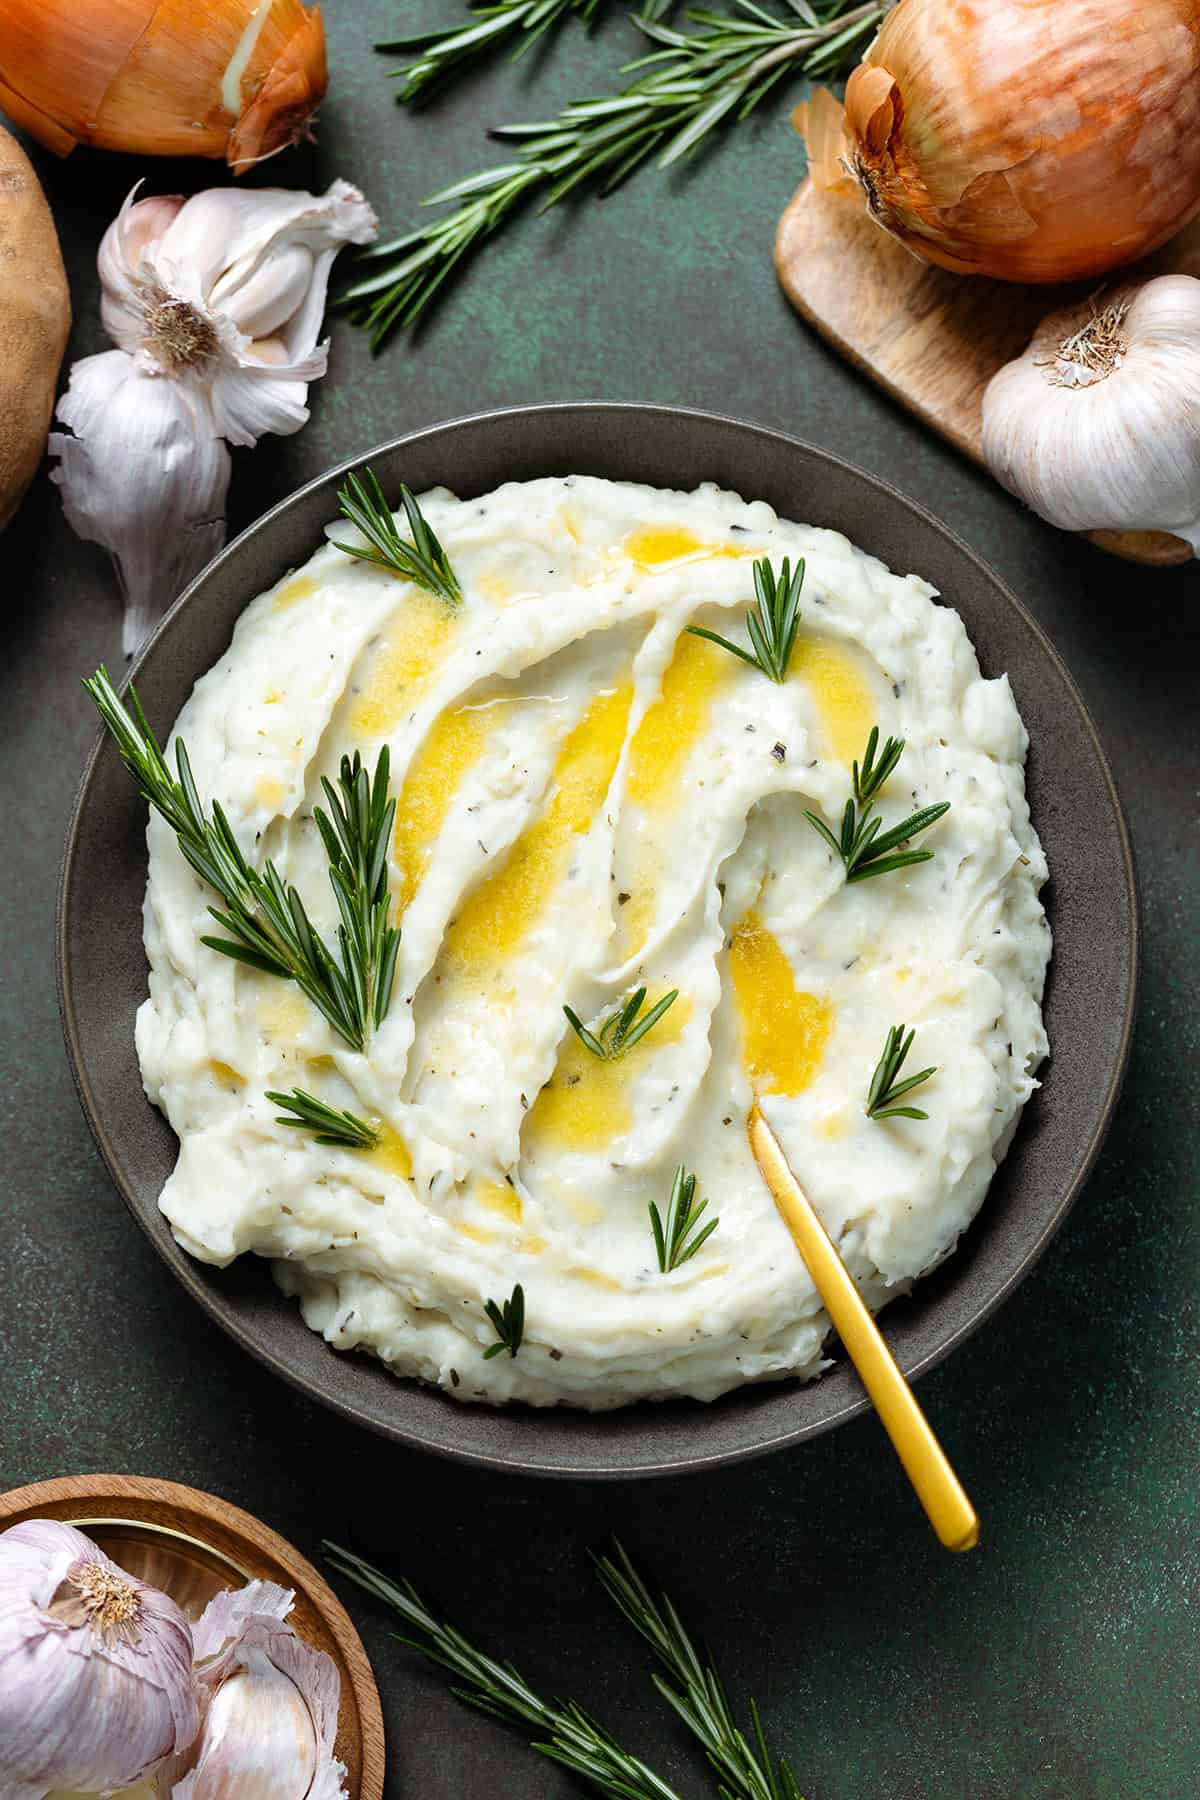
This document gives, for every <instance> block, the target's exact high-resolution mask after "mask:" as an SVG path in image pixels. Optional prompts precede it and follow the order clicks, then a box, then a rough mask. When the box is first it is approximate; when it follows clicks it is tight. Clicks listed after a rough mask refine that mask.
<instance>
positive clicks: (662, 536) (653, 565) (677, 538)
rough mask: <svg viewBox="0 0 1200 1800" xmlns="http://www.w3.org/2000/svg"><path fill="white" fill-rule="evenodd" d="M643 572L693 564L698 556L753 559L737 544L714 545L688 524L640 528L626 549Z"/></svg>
mask: <svg viewBox="0 0 1200 1800" xmlns="http://www.w3.org/2000/svg"><path fill="white" fill-rule="evenodd" d="M622 547H623V549H624V552H625V555H626V556H627V557H628V558H629V560H630V562H632V563H634V564H636V566H637V567H638V568H639V569H644V570H647V571H649V570H651V569H661V568H663V567H664V566H665V565H666V564H668V563H677V562H691V561H693V560H694V559H695V558H697V557H710V556H731V557H742V556H749V555H751V554H752V552H750V551H748V550H740V549H739V548H738V547H737V545H735V544H710V543H707V542H706V541H705V540H704V538H702V537H698V536H697V534H696V533H695V532H694V531H692V530H690V529H689V527H688V526H686V525H640V526H639V527H638V529H637V530H636V531H631V532H630V533H629V536H628V537H627V538H626V539H625V542H624V545H623V546H622Z"/></svg>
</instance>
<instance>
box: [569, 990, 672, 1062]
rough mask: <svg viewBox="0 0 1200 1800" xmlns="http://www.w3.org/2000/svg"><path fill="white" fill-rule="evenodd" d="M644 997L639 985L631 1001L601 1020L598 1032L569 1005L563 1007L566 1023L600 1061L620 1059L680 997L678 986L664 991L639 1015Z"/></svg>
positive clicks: (643, 991)
mask: <svg viewBox="0 0 1200 1800" xmlns="http://www.w3.org/2000/svg"><path fill="white" fill-rule="evenodd" d="M645 998H646V990H645V988H644V987H640V988H638V989H637V991H636V993H633V994H630V996H629V998H628V1000H626V1001H624V1002H623V1003H622V1005H620V1006H618V1007H616V1008H614V1010H613V1011H612V1012H610V1013H609V1014H608V1016H607V1018H604V1019H602V1020H601V1021H600V1023H599V1024H598V1025H597V1027H596V1029H595V1031H591V1030H590V1029H589V1028H588V1026H586V1025H585V1024H584V1023H583V1021H582V1020H581V1019H580V1017H579V1014H578V1013H576V1012H573V1011H572V1010H571V1008H570V1007H569V1006H564V1007H563V1011H564V1012H565V1013H566V1015H567V1023H568V1024H569V1025H570V1027H571V1030H572V1031H573V1032H574V1033H575V1036H576V1037H577V1038H578V1039H579V1041H580V1043H581V1044H582V1045H583V1047H584V1049H585V1050H590V1051H591V1053H592V1055H593V1056H598V1057H599V1058H600V1060H601V1062H617V1061H618V1060H619V1059H620V1058H621V1057H622V1056H625V1055H626V1054H627V1053H628V1052H629V1051H630V1050H632V1049H633V1047H634V1045H635V1044H640V1043H641V1041H642V1039H643V1038H644V1037H645V1035H646V1033H647V1032H648V1031H653V1029H654V1027H655V1026H656V1025H657V1024H658V1021H659V1020H660V1019H661V1018H662V1016H663V1014H664V1013H665V1012H669V1011H670V1009H671V1007H672V1006H674V1004H675V1002H676V1000H678V998H679V989H678V988H672V989H671V991H670V993H669V994H664V995H663V997H662V999H661V1000H659V1001H658V1002H657V1003H656V1004H655V1005H654V1006H652V1007H651V1008H650V1011H649V1012H648V1013H646V1014H644V1015H643V1016H642V1017H641V1018H639V1017H638V1014H639V1013H640V1012H641V1010H642V1004H643V1002H644V1001H645Z"/></svg>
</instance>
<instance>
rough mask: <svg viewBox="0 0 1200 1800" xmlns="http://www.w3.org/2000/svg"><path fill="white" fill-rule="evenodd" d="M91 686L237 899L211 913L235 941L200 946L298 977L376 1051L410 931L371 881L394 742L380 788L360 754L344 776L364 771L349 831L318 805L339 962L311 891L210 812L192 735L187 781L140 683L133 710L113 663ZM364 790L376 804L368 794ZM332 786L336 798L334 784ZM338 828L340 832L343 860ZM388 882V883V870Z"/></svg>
mask: <svg viewBox="0 0 1200 1800" xmlns="http://www.w3.org/2000/svg"><path fill="white" fill-rule="evenodd" d="M83 685H84V688H85V689H86V691H87V693H88V694H89V695H90V697H91V699H92V700H93V701H94V702H95V704H96V707H97V710H98V711H99V713H100V717H101V719H102V720H103V721H104V724H105V726H106V727H107V729H108V730H109V732H111V734H112V736H113V738H114V739H115V741H116V744H117V748H118V750H119V751H120V754H121V760H122V762H123V763H124V764H125V767H126V768H127V769H128V770H129V772H130V774H131V775H132V776H133V778H134V780H135V781H136V782H137V784H138V787H139V789H140V790H141V793H142V795H143V797H144V798H145V800H146V801H148V803H149V804H150V805H151V806H152V807H153V808H154V809H155V811H156V812H159V813H161V815H162V817H163V818H164V819H165V820H166V822H167V824H168V825H169V826H170V827H171V829H172V830H173V831H174V833H175V836H176V839H177V841H178V844H179V848H180V850H181V851H182V853H183V855H184V856H185V857H186V859H187V861H188V862H189V863H190V864H191V866H192V868H193V869H194V870H195V871H196V873H197V875H199V876H200V878H201V880H202V881H205V882H207V883H208V885H209V886H210V887H212V888H214V889H215V890H216V892H217V893H218V894H219V895H220V897H221V899H222V900H223V901H224V902H225V905H226V908H227V910H226V911H225V912H218V911H217V909H216V908H215V907H209V912H210V913H211V914H212V916H213V918H214V919H216V921H217V923H218V924H219V925H221V926H222V927H223V928H224V929H225V930H226V931H227V932H229V933H230V936H229V937H226V938H218V937H204V938H202V939H201V940H200V941H201V942H202V943H204V944H207V945H209V947H210V948H211V949H213V950H218V951H220V952H221V954H222V955H224V956H231V957H234V958H235V959H236V960H237V961H238V962H242V963H247V964H248V965H249V966H250V967H251V968H255V969H261V970H263V971H264V972H265V973H266V974H268V975H277V976H279V977H281V978H282V979H283V980H287V981H294V982H295V983H296V985H297V986H298V987H299V988H300V989H301V990H302V991H303V992H304V993H305V994H306V995H307V996H308V998H309V999H310V1000H311V1001H312V1003H313V1005H314V1006H315V1007H317V1008H318V1010H319V1011H320V1012H321V1013H323V1014H324V1016H325V1018H326V1019H328V1021H329V1023H330V1024H331V1025H332V1026H333V1029H334V1030H335V1031H336V1032H337V1033H338V1035H339V1036H340V1037H342V1038H344V1039H345V1041H346V1042H347V1043H348V1044H349V1045H350V1047H351V1048H352V1049H354V1050H362V1049H364V1048H365V1044H366V1037H367V1030H368V1026H369V1023H370V1022H371V1020H372V1019H373V1020H374V1023H375V1024H378V1023H379V1022H380V1020H381V1019H382V1018H383V1015H384V1013H385V1012H386V1010H387V1005H388V1001H389V999H390V998H391V988H392V975H393V972H394V969H395V961H396V947H397V939H398V933H396V932H395V931H394V930H391V929H389V928H388V927H387V925H386V921H385V920H384V919H381V916H380V915H381V906H380V902H379V899H378V883H376V886H375V888H374V889H370V888H369V887H368V886H367V882H366V877H367V875H369V873H370V871H371V870H373V869H375V868H377V867H382V859H383V858H384V857H385V856H386V846H387V837H388V833H389V832H390V830H391V821H392V816H393V813H394V811H395V802H394V801H387V799H386V795H387V785H388V752H387V748H386V746H385V747H384V749H383V750H381V751H380V753H379V761H378V763H377V765H376V770H375V782H374V786H373V787H371V786H370V784H369V783H368V778H367V774H366V771H365V770H364V769H362V768H361V766H360V765H359V759H358V757H357V756H356V757H355V760H354V765H347V763H346V762H345V761H343V765H342V767H343V777H345V773H346V770H347V767H348V766H349V767H350V768H351V771H352V773H353V794H352V796H348V795H347V794H346V793H345V792H344V793H343V801H344V802H345V806H348V807H349V808H350V810H349V812H345V811H344V808H343V807H341V806H340V805H339V803H338V802H337V800H336V799H335V800H334V804H335V808H337V809H338V813H339V817H343V816H344V823H345V828H346V830H348V831H349V834H350V835H349V837H348V838H345V839H343V838H342V836H341V831H342V827H341V826H339V828H338V832H337V833H336V834H334V828H333V827H332V826H331V825H330V824H329V821H328V820H327V819H324V816H323V814H321V811H320V808H317V809H316V811H317V818H318V825H319V826H320V829H321V834H322V837H323V839H324V840H325V843H326V849H327V850H329V851H330V879H331V881H332V882H333V886H334V892H335V894H336V895H337V901H338V907H339V910H340V911H341V914H342V924H341V926H340V927H339V930H338V948H339V953H340V955H339V959H338V960H335V959H334V957H333V956H332V955H331V954H330V952H329V950H328V949H327V948H326V946H325V944H324V943H323V942H322V940H321V938H320V937H319V936H318V934H317V932H316V931H315V930H314V928H313V925H312V921H311V920H310V918H309V916H308V912H307V910H306V908H305V905H304V901H303V899H302V898H301V896H300V893H299V890H298V889H297V888H295V887H293V886H292V884H291V883H290V882H286V881H284V879H283V877H282V876H281V875H280V873H279V871H278V870H277V869H276V867H275V864H274V863H273V862H270V861H268V862H266V863H264V864H263V868H262V871H261V873H260V872H259V871H258V870H257V869H252V868H251V867H250V865H249V863H248V862H247V861H246V858H245V857H244V856H243V854H242V852H241V849H240V848H239V846H238V842H237V839H236V838H235V836H234V834H233V829H232V827H231V825H230V823H229V820H228V819H227V818H226V816H225V813H224V811H223V810H222V808H221V806H220V804H219V802H217V801H215V800H214V802H213V807H212V818H211V819H207V818H206V817H205V815H204V809H203V807H202V806H201V804H200V796H199V794H198V793H197V791H196V783H195V780H194V779H193V776H192V769H191V764H190V763H189V761H188V754H187V749H186V747H185V745H184V743H183V741H182V739H178V740H177V741H176V744H175V762H176V767H177V770H178V777H177V778H176V777H175V776H173V775H172V774H171V772H170V770H169V768H168V767H167V764H166V761H165V759H164V757H163V753H162V750H161V749H160V748H159V745H158V741H157V739H156V738H155V736H154V733H153V731H152V730H151V729H150V725H149V722H148V721H147V719H146V715H145V713H144V711H143V710H142V705H141V702H140V701H139V699H138V697H137V694H136V693H135V691H134V689H133V688H132V687H131V688H130V689H129V705H128V708H126V707H125V706H124V705H123V704H122V702H121V700H120V698H119V697H118V694H117V691H116V689H115V688H114V687H113V684H112V681H111V680H110V679H109V674H108V670H107V669H106V668H105V667H104V666H103V664H102V665H101V666H100V668H99V669H97V671H96V673H95V674H94V675H93V676H91V677H90V678H89V679H88V680H86V681H85V682H84V684H83ZM364 789H366V790H368V792H369V795H370V798H369V801H364V798H363V794H364ZM327 791H329V792H330V793H331V796H332V790H327ZM364 829H366V830H367V831H368V833H374V834H375V836H374V838H371V837H370V836H364V835H363V832H364ZM331 834H333V835H334V836H336V837H337V839H338V860H337V863H336V865H335V864H334V861H333V855H332V850H331V848H330V846H331ZM379 840H382V846H383V847H382V850H381V849H380V844H379ZM383 880H384V884H385V887H386V873H385V874H384V877H383ZM383 910H384V911H385V910H386V902H385V903H384V907H383Z"/></svg>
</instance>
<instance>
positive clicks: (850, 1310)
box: [748, 1101, 979, 1550]
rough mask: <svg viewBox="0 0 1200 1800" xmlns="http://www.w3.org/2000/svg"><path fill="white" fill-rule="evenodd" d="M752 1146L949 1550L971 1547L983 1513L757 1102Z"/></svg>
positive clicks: (931, 1520)
mask: <svg viewBox="0 0 1200 1800" xmlns="http://www.w3.org/2000/svg"><path fill="white" fill-rule="evenodd" d="M748 1130H749V1134H750V1148H751V1149H752V1150H753V1152H754V1159H755V1161H756V1162H757V1164H758V1166H759V1169H760V1170H761V1171H762V1176H763V1180H764V1181H765V1182H766V1184H767V1186H768V1187H769V1188H770V1190H771V1197H772V1199H773V1200H774V1202H775V1204H776V1206H777V1207H778V1208H779V1211H780V1213H781V1214H782V1216H783V1220H784V1223H785V1224H786V1225H787V1228H788V1230H789V1231H790V1232H791V1234H792V1236H793V1238H794V1239H795V1240H796V1248H797V1249H798V1250H799V1252H800V1254H801V1256H802V1257H803V1258H804V1261H805V1264H806V1265H807V1268H808V1272H809V1274H810V1275H811V1276H812V1278H813V1281H814V1283H815V1285H816V1288H817V1292H818V1293H819V1294H820V1296H821V1298H822V1300H823V1301H824V1302H825V1310H826V1311H827V1312H828V1314H829V1316H830V1318H831V1319H832V1320H833V1323H834V1325H835V1326H836V1327H837V1332H838V1335H839V1337H840V1338H841V1340H842V1342H843V1344H844V1345H845V1346H846V1350H847V1353H848V1355H849V1356H850V1359H851V1361H852V1362H853V1364H854V1366H855V1368H856V1369H857V1370H858V1373H859V1375H860V1377H861V1379H862V1384H863V1386H864V1387H865V1388H866V1390H867V1392H868V1394H869V1395H870V1396H871V1399H872V1401H873V1402H874V1405H875V1410H876V1412H877V1413H878V1414H879V1417H880V1418H881V1419H882V1421H883V1428H884V1430H885V1431H886V1432H887V1434H888V1436H889V1437H890V1438H891V1440H892V1444H893V1447H894V1448H895V1451H896V1454H897V1456H898V1457H899V1458H900V1461H901V1462H902V1463H903V1465H904V1472H905V1474H906V1475H907V1476H908V1479H909V1480H910V1481H911V1482H912V1484H913V1487H914V1489H915V1490H916V1495H917V1499H918V1500H919V1501H920V1502H921V1505H922V1506H923V1507H924V1508H925V1511H926V1513H927V1515H928V1517H929V1523H930V1524H931V1525H932V1526H933V1529H934V1530H935V1531H936V1532H937V1535H938V1538H939V1540H940V1542H941V1543H943V1544H944V1545H945V1546H946V1548H947V1550H971V1549H973V1548H974V1546H975V1545H976V1544H977V1543H978V1542H979V1518H978V1515H977V1514H976V1512H975V1508H974V1507H973V1506H972V1505H971V1502H970V1501H969V1500H968V1499H967V1496H966V1494H965V1493H964V1492H963V1490H962V1487H961V1485H960V1483H959V1480H958V1477H957V1475H956V1474H955V1473H954V1470H953V1469H952V1468H951V1467H950V1464H949V1463H948V1461H947V1460H946V1454H945V1452H944V1451H943V1449H942V1446H941V1445H940V1444H939V1443H938V1441H937V1439H936V1437H934V1435H933V1432H932V1431H931V1430H930V1427H929V1421H928V1420H927V1419H926V1417H925V1414H924V1413H923V1412H922V1411H921V1408H920V1407H919V1406H918V1405H917V1402H916V1400H915V1399H914V1397H913V1391H912V1389H911V1388H910V1387H909V1385H908V1383H907V1381H905V1379H904V1377H903V1375H902V1374H901V1373H900V1371H899V1369H898V1368H897V1367H896V1364H895V1361H894V1359H893V1357H892V1353H891V1351H890V1350H889V1349H888V1347H887V1345H886V1344H885V1343H884V1341H883V1338H882V1336H881V1335H880V1331H879V1327H878V1326H877V1325H876V1323H875V1321H874V1319H873V1318H872V1317H871V1315H870V1313H869V1312H868V1311H867V1308H866V1305H865V1304H864V1302H863V1298H862V1295H861V1294H860V1293H859V1291H858V1289H857V1287H855V1285H854V1280H853V1277H852V1276H851V1274H850V1271H849V1270H848V1269H847V1267H846V1265H845V1263H844V1262H843V1261H842V1259H841V1257H840V1256H839V1255H838V1252H837V1250H836V1248H835V1247H834V1244H833V1240H832V1239H831V1238H830V1236H829V1233H828V1232H827V1231H826V1229H825V1227H824V1225H822V1223H821V1221H820V1219H819V1218H818V1217H817V1214H816V1212H815V1211H814V1209H813V1205H812V1202H811V1200H810V1199H809V1198H808V1195H807V1194H806V1193H805V1192H804V1189H803V1188H802V1187H801V1186H800V1183H799V1182H798V1181H797V1180H796V1177H795V1176H794V1175H793V1174H792V1171H791V1170H790V1169H789V1167H788V1164H787V1158H786V1157H785V1156H784V1154H783V1151H782V1149H781V1148H780V1145H779V1140H778V1138H777V1137H776V1136H775V1133H774V1132H773V1131H772V1130H771V1127H770V1126H769V1125H768V1124H767V1121H766V1119H765V1118H764V1117H763V1115H762V1112H761V1111H760V1109H759V1105H758V1102H757V1101H755V1103H754V1105H753V1106H752V1107H751V1108H750V1119H749V1124H748Z"/></svg>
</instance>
